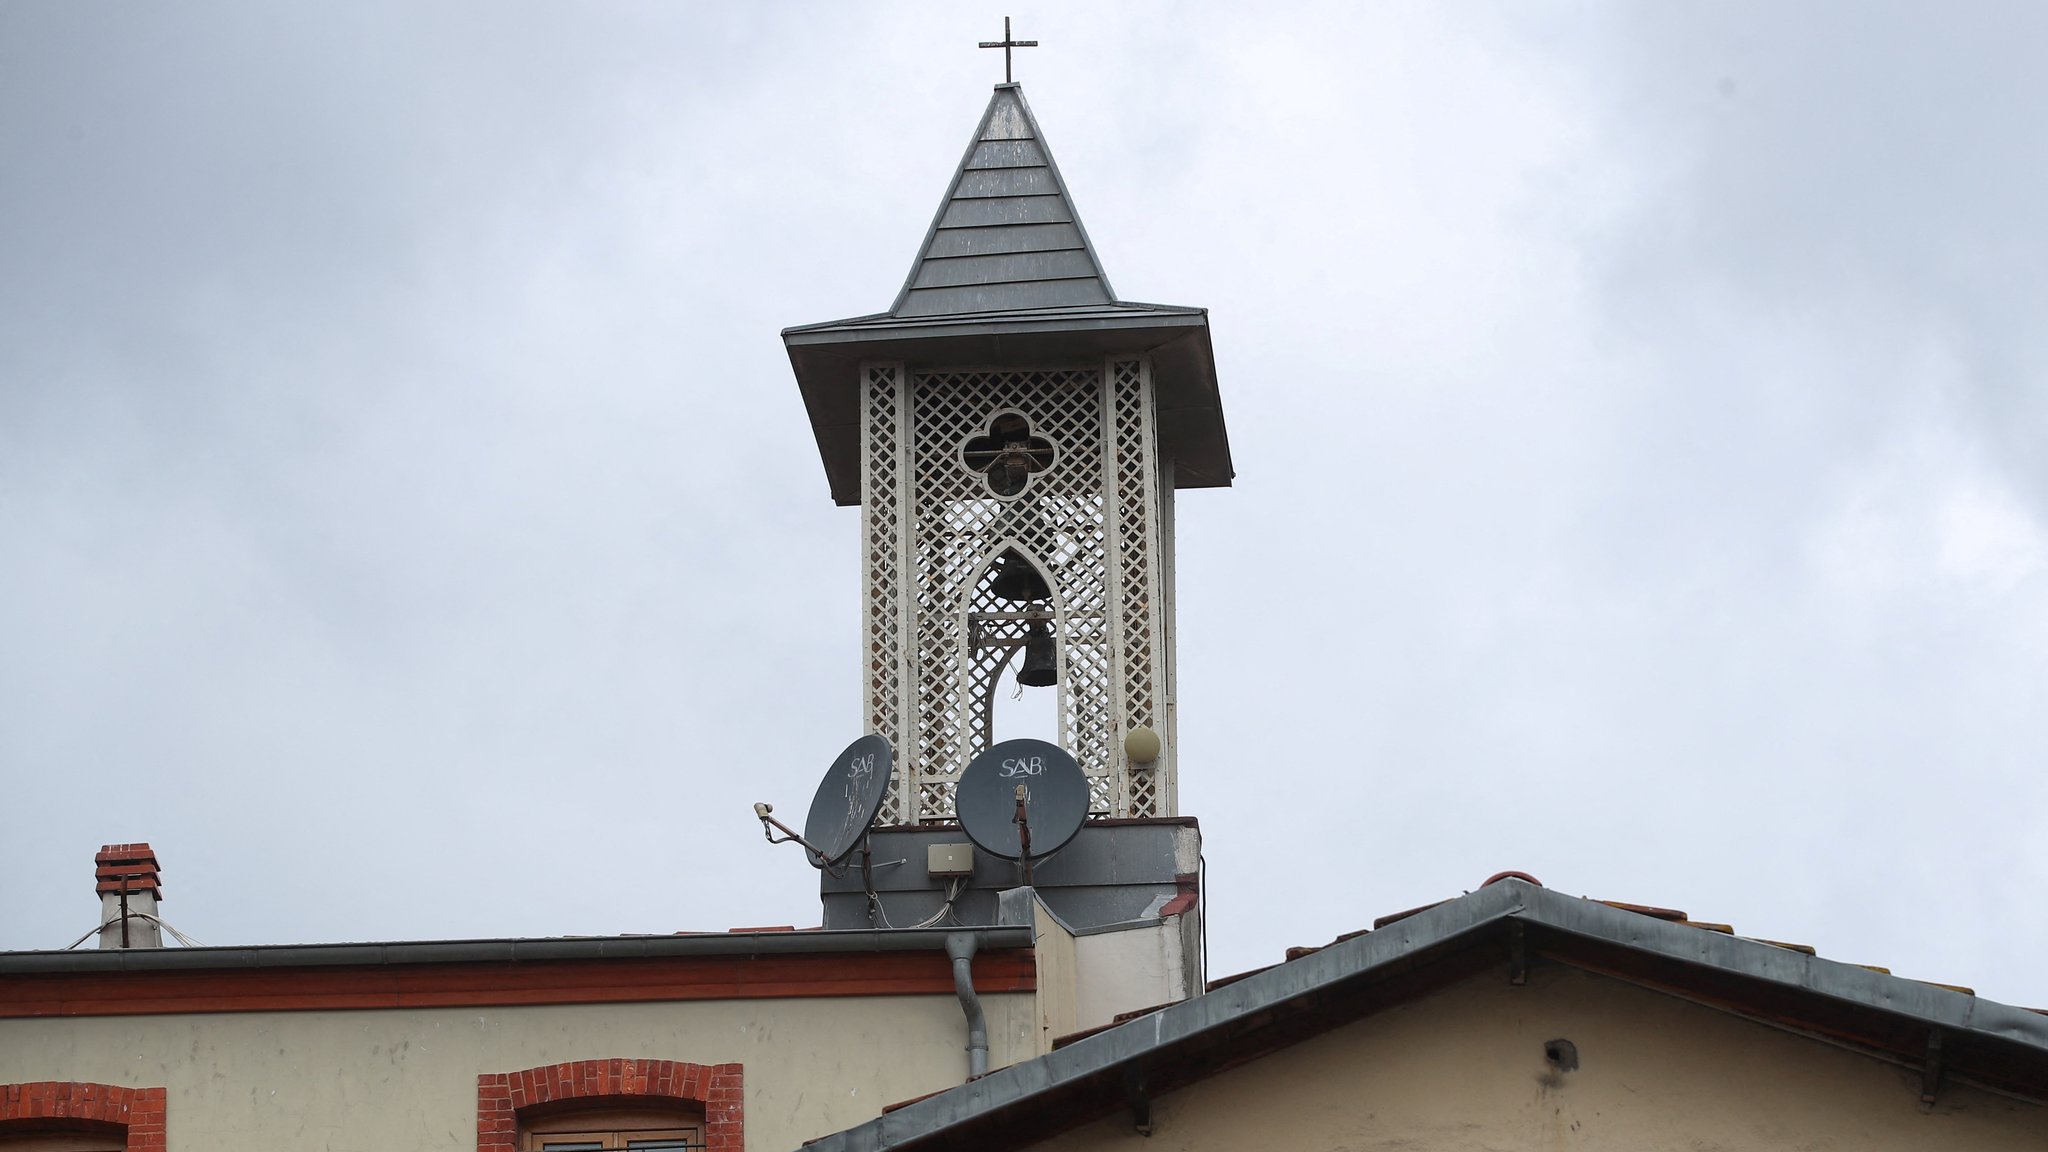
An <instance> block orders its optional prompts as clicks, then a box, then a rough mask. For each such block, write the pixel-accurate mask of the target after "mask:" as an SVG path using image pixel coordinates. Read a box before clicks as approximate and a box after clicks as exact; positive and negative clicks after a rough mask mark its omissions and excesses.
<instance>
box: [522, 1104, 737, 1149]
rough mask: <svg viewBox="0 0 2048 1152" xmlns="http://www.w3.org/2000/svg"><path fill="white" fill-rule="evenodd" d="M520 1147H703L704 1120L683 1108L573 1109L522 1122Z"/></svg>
mask: <svg viewBox="0 0 2048 1152" xmlns="http://www.w3.org/2000/svg"><path fill="white" fill-rule="evenodd" d="M522 1127H523V1128H524V1130H525V1131H524V1132H523V1134H522V1135H523V1139H522V1140H521V1142H520V1147H521V1148H522V1149H524V1150H526V1152H604V1150H608V1149H636V1148H640V1149H647V1150H648V1152H657V1150H659V1152H670V1150H681V1149H701V1148H703V1147H704V1124H703V1121H702V1119H701V1118H700V1117H697V1116H693V1115H690V1114H688V1113H684V1112H668V1111H630V1112H629V1111H618V1110H606V1111H602V1112H570V1113H567V1114H565V1115H560V1116H550V1117H548V1118H546V1119H544V1120H534V1121H529V1122H527V1123H526V1124H524V1125H522Z"/></svg>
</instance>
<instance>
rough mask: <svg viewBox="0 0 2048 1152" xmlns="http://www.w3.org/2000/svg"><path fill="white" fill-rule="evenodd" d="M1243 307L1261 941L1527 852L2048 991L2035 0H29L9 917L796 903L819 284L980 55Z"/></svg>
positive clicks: (1834, 940) (845, 687)
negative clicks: (159, 901)
mask: <svg viewBox="0 0 2048 1152" xmlns="http://www.w3.org/2000/svg"><path fill="white" fill-rule="evenodd" d="M1005 11H1008V12H1010V13H1011V14H1012V15H1014V16H1015V17H1016V30H1017V33H1018V35H1020V36H1024V37H1035V38H1037V39H1040V40H1042V41H1043V42H1044V47H1041V48H1038V49H1035V50H1029V51H1025V52H1021V53H1020V54H1019V61H1018V72H1019V78H1020V79H1021V80H1023V81H1024V82H1025V85H1026V90H1027V92H1028V93H1029V96H1030V99H1031V101H1032V104H1033V107H1034V109H1035V111H1036V113H1037V115H1038V118H1039V120H1040V122H1041V124H1042V126H1043V128H1044V130H1045V133H1046V135H1047V138H1048V140H1049V142H1050V145H1051V147H1052V149H1053V151H1054V152H1055V154H1056V155H1057V156H1058V158H1059V162H1060V165H1061V167H1062V169H1063V171H1064V173H1065V175H1066V177H1067V180H1068V183H1069V185H1070V186H1071V189H1072V191H1073V193H1074V196H1075V199H1076V202H1077V204H1078V206H1079V208H1080V211H1081V213H1082V216H1083V218H1084V219H1085V220H1086V222H1087V225H1088V228H1089V231H1090V233H1091V235H1092V237H1093V238H1094V240H1095V243H1096V245H1097V248H1098V250H1099V251H1100V253H1101V255H1102V257H1103V260H1104V262H1105V263H1106V265H1107V267H1108V270H1109V273H1110V275H1111V277H1112V279H1113V282H1114V283H1115V285H1116V287H1117V289H1118V290H1119V292H1120V293H1121V294H1122V295H1123V296H1125V297H1126V298H1130V299H1138V300H1155V301H1163V302H1170V303H1178V304H1199V305H1205V306H1207V307H1209V308H1210V309H1211V310H1212V315H1211V322H1212V324H1213V326H1214V331H1215V340H1216V352H1217V360H1218V368H1219V371H1220V373H1221V378H1222V386H1223V394H1224V401H1225V408H1226V413H1227V418H1228V420H1229V425H1230V432H1231V440H1232V447H1233V450H1234V454H1235V457H1236V462H1237V467H1238V471H1239V480H1238V483H1237V486H1236V487H1235V488H1233V489H1229V490H1216V491H1199V492H1190V493H1187V494H1185V498H1184V499H1182V500H1181V501H1180V504H1179V511H1180V515H1181V521H1180V531H1179V542H1180V547H1181V556H1180V562H1179V574H1180V588H1179V591H1180V642H1181V648H1180V652H1181V667H1180V681H1181V693H1180V700H1181V732H1180V735H1181V751H1180V755H1181V761H1180V763H1181V771H1182V785H1181V798H1182V807H1183V810H1184V811H1185V812H1186V813H1189V814H1192V815H1195V816H1198V817H1200V818H1201V819H1202V823H1203V829H1204V832H1205V836H1206V843H1207V855H1208V865H1209V898H1210V904H1209V908H1210V917H1211V918H1210V946H1211V950H1212V971H1213V972H1214V973H1216V974H1220V973H1223V972H1228V971H1233V970H1237V969H1240V968H1245V967H1250V966H1253V965H1257V964H1264V963H1268V962H1271V961H1273V960H1277V959H1278V958H1279V956H1280V952H1281V950H1282V949H1283V948H1285V947H1286V946H1287V945H1290V944H1303V943H1320V942H1323V941H1326V940H1328V939H1329V938H1330V937H1332V936H1334V935H1336V934H1337V933H1340V932H1344V931H1348V930H1351V929H1354V928H1358V927H1363V926H1365V925H1367V924H1369V923H1370V922H1371V921H1372V919H1373V918H1374V917H1375V916H1377V915H1380V914H1382V913H1385V912H1389V911H1393V910H1397V909H1401V908H1406V907H1409V906H1412V905H1415V904H1419V903H1423V902H1425V901H1430V900H1435V899H1440V898H1443V897H1446V896H1451V895H1455V894H1457V893H1458V892H1460V891H1462V890H1465V889H1468V888H1471V887H1473V886H1476V885H1477V884H1478V883H1479V882H1480V881H1481V880H1482V879H1484V878H1485V877H1486V876H1487V875H1489V874H1490V873H1493V872H1495V871H1499V870H1502V869H1508V868H1519V869H1525V870H1527V871H1530V872H1533V873H1534V874H1536V875H1537V876H1538V877H1540V878H1541V879H1542V880H1543V881H1545V882H1546V883H1548V884H1550V885H1551V886H1553V887H1555V888H1559V889H1561V890H1564V891H1566V892H1570V893H1575V894H1585V895H1591V896H1599V897H1604V898H1613V899H1622V900H1630V901H1637V902H1643V903H1658V904H1666V905H1672V906H1676V907H1681V908H1684V909H1686V910H1688V911H1689V912H1691V913H1692V914H1693V915H1694V916H1695V917H1698V918H1702V919H1709V920H1720V921H1727V922H1732V923H1733V924H1734V925H1735V927H1736V929H1737V930H1738V931H1741V932H1744V933H1746V934H1753V935H1759V936H1766V937H1771V938H1776V939H1785V940H1795V941H1802V942H1806V943H1811V944H1813V945H1816V946H1817V947H1818V948H1819V949H1820V951H1821V953H1822V954H1823V955H1826V956H1830V957H1833V958H1836V959H1842V960H1849V961H1856V962H1863V963H1874V964H1881V965H1886V966H1889V967H1891V968H1892V969H1893V970H1895V971H1896V972H1898V973H1899V974H1901V975H1906V976H1915V977H1923V978H1929V979H1935V980H1942V981H1948V982H1957V983H1967V984H1974V985H1975V986H1977V987H1978V989H1979V990H1980V991H1982V992H1984V993H1985V994H1986V995H1990V996H1993V997H1996V998H1999V999H2003V1000H2008V1001H2012V1002H2017V1003H2021V1004H2034V1005H2048V976H2044V975H2043V969H2042V966H2041V964H2040V960H2039V958H2040V957H2041V956H2042V955H2043V954H2048V900H2044V899H2043V898H2042V896H2041V893H2042V891H2043V890H2044V889H2048V839H2044V837H2043V836H2042V834H2041V828H2042V818H2043V814H2044V812H2048V774H2044V772H2043V771H2042V761H2043V757H2042V752H2041V749H2042V748H2043V746H2044V744H2048V452H2044V445H2048V387H2044V382H2043V376H2044V369H2048V335H2044V332H2048V328H2044V326H2043V323H2042V319H2041V318H2042V317H2043V316H2044V315H2048V221H2044V215H2043V209H2042V205H2043V204H2048V153H2044V151H2043V149H2042V148H2041V132H2042V125H2043V124H2044V123H2048V82H2044V81H2043V80H2042V79H2041V75H2040V69H2039V67H2038V64H2039V61H2038V56H2039V50H2040V46H2041V45H2042V44H2044V43H2048V8H2044V7H2042V6H2041V5H2038V4H2032V3H2012V4H2007V5H1994V4H1959V5H1934V4H1922V5H1915V6H1897V5H1893V6H1883V5H1869V4H1835V5H1830V4H1821V3H1810V4H1798V5H1785V4H1777V3H1761V2H1759V3H1715V4H1711V5H1709V4H1704V3H1696V4H1622V5H1606V4H1570V5H1564V4H1519V3H1518V4H1502V5H1478V4H1457V5H1452V4H1442V5H1422V4H1403V5H1385V4H1374V5H1354V4H1334V5H1328V6H1310V5H1290V4H1277V5H1258V6H1253V5H1224V4H1186V3H1177V4H1172V5H1168V4H1164V3H1155V4H1119V5H1115V6H1106V5H1086V6H1083V5H1064V6H1047V5H1039V6H1022V7H1020V6H1004V5H987V4H979V3H973V4H952V5H945V6H938V5H915V6H913V5H900V6H874V5H846V4H832V5H826V4H815V5H739V4H731V5H725V6H720V7H713V6H710V5H687V6H686V5H663V4H608V3H584V4H576V5H568V4H555V3H549V4H542V3H503V2H492V3H488V4H485V3H476V4H456V3H442V4H435V5H416V4H396V3H389V4H379V3H361V2H356V3H348V4H328V5H321V6H314V5H296V4H295V5H267V4H241V5H206V4H195V3H150V4H115V3H103V4H80V3H70V2H62V3H60V2H44V3H38V2H23V0H15V2H12V3H7V4H5V5H4V6H0V948H44V947H59V946H62V945H64V944H66V943H69V942H70V941H71V940H72V939H73V938H75V937H76V936H78V935H79V934H81V933H82V932H84V931H85V930H86V929H88V928H89V927H91V926H92V924H93V923H94V917H95V915H96V906H95V903H94V899H93V896H92V892H91V887H90V872H89V869H90V865H91V860H90V857H91V854H92V852H93V851H94V849H96V848H97V847H98V846H99V845H100V844H101V843H103V842H110V841H125V840H148V841H149V842H151V843H152V844H154V845H155V846H156V848H157V850H158V852H159V854H160V856H161V857H162V859H163V862H164V869H165V882H166V885H167V888H166V897H167V898H166V901H165V905H164V913H165V915H166V918H167V919H169V920H170V922H171V923H173V924H174V925H177V926H178V927H179V928H181V929H183V930H184V931H185V932H187V933H189V934H191V935H192V936H195V937H197V938H198V939H200V940H202V941H204V942H207V943H217V944H235V943H277V942H298V941H314V940H351V939H394V938H423V937H427V938H431V937H459V936H479V935H559V934H568V933H614V932H627V931H669V930H673V929H678V928H711V929H716V928H723V927H727V926H733V925H752V924H776V923H795V924H809V923H816V921H817V904H816V889H815V877H814V874H813V873H812V872H811V871H810V869H808V868H807V867H805V866H804V865H803V863H802V862H801V860H800V859H799V857H798V855H797V854H796V853H794V852H791V851H789V850H787V849H774V848H770V847H769V846H767V845H766V844H764V843H762V842H761V838H760V834H759V830H758V825H757V824H756V823H755V822H754V820H753V818H752V816H751V813H750V811H749V808H748V805H749V804H750V803H751V802H752V801H754V800H770V801H774V802H776V803H777V804H778V805H781V806H783V807H784V809H785V810H788V811H797V812H800V811H801V810H802V808H803V806H804V804H805V802H806V801H807V800H808V798H809V796H810V792H811V789H812V788H813V787H814V785H815V781H816V779H817V776H818V774H819V773H820V772H821V771H822V770H823V768H824V766H825V764H826V762H827V761H828V759H829V758H830V756H831V755H832V753H833V752H835V751H836V750H837V749H838V748H839V747H840V746H841V745H843V744H844V743H845V742H846V741H847V740H849V739H851V738H852V737H853V736H854V735H857V734H858V730H859V723H860V717H859V709H858V660H857V654H856V647H855V637H856V628H857V622H856V619H855V616H856V611H857V608H858V603H859V598H858V589H857V587H856V584H855V579H856V536H855V526H856V520H857V516H856V514H855V513H854V512H852V511H851V510H846V509H838V508H835V507H833V506H832V504H831V502H830V500H829V498H828V496H827V494H826V488H825V480H824V476H823V472H822V469H821V468H820V466H819V464H818V462H817V458H816V453H815V450H814V447H813V445H812V442H811V438H810V432H809V429H808V426H807V424H806V421H805V418H804V414H803V409H802V406H801V404H800V403H799V400H798V396H797V390H796V386H795V383H794V380H793V378H792V377H791V374H790V370H789V366H788V362H787V360H786V358H785V357H784V355H783V352H782V348H781V344H780V342H779V340H778V339H777V332H778V330H779V329H781V328H782V327H784V326H786V325H791V324H799V323H808V322H812V321H819V320H827V319H832V318H836V317H840V316H846V315H853V314H858V313H863V312H870V311H874V310H876V309H879V308H883V307H886V306H887V305H888V302H889V301H890V300H891V298H892V297H893V294H894V292H895V290H896V288H897V287H898V285H899V284H900V283H901V279H902V276H903V274H904V272H905V270H906V268H907V267H908V265H909V262H910V259H911V257H912V256H913V255H914V253H915V250H916V248H917V245H918V241H919V239H920V238H921V237H922V235H923V232H924V228H925V226H926V224H927V222H928V221H929V218H930V214H931V212H932V210H933V208H934V207H935V206H936V205H937V203H938V200H939V197H940V195H941V193H942V192H943V191H944V189H945V182H946V180H947V178H948V176H949V175H950V173H951V170H952V167H953V165H954V164H955V163H956V162H957V160H958V158H959V153H960V148H961V145H962V144H963V143H964V142H965V140H966V138H967V135H968V133H969V132H970V130H971V129H972V128H973V126H974V124H975V120H976V117H977V116H978V115H979V113H980V112H981V109H982V107H983V105H984V103H985V102H986V100H987V96H988V89H989V85H990V84H991V83H992V82H994V81H995V80H997V79H999V78H1000V75H1001V71H1000V69H1001V62H1000V61H999V60H997V59H995V58H994V57H995V54H994V53H989V52H979V51H977V50H976V49H975V48H974V47H973V45H974V42H975V41H977V40H979V39H984V38H993V37H994V36H995V35H996V33H997V32H998V30H999V29H1000V27H1001V17H1002V15H1003V14H1004V12H1005Z"/></svg>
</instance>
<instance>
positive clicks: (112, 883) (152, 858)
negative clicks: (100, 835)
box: [93, 844, 163, 900]
mask: <svg viewBox="0 0 2048 1152" xmlns="http://www.w3.org/2000/svg"><path fill="white" fill-rule="evenodd" d="M93 863H94V864H95V865H97V866H98V867H97V868H96V869H95V870H94V875H95V876H96V877H97V878H98V880H99V885H98V890H99V891H101V892H120V891H122V890H123V889H124V888H125V889H126V890H127V891H129V892H150V893H153V894H155V896H156V898H157V899H159V900H161V899H163V879H162V877H161V876H159V875H158V873H157V863H156V853H155V852H153V851H151V850H150V847H149V845H147V844H103V845H101V846H100V851H99V855H97V856H94V857H93Z"/></svg>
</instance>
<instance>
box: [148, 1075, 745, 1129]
mask: <svg viewBox="0 0 2048 1152" xmlns="http://www.w3.org/2000/svg"><path fill="white" fill-rule="evenodd" d="M564 1100H587V1101H590V1102H591V1103H593V1104H598V1105H611V1104H617V1105H620V1106H622V1107H631V1106H633V1105H634V1104H647V1103H653V1104H675V1103H683V1104H694V1105H697V1106H698V1107H700V1108H702V1109H703V1110H704V1144H705V1147H706V1148H707V1149H708V1152H745V1150H746V1139H745V1136H744V1134H743V1129H744V1121H745V1118H746V1104H745V1099H744V1097H743V1096H742V1094H741V1077H740V1065H738V1064H691V1063H687V1062H685V1061H681V1060H621V1059H616V1058H614V1059H611V1060H572V1061H570V1062H569V1063H567V1064H543V1065H541V1066H540V1067H538V1068H528V1069H526V1070H525V1071H523V1072H487V1073H485V1074H483V1075H481V1076H478V1077H477V1078H476V1148H477V1152H515V1150H516V1149H517V1148H518V1147H519V1117H520V1114H521V1113H522V1112H525V1111H527V1110H528V1109H531V1108H534V1107H536V1106H538V1105H542V1104H554V1103H557V1102H560V1101H564ZM131 1147H132V1145H131Z"/></svg>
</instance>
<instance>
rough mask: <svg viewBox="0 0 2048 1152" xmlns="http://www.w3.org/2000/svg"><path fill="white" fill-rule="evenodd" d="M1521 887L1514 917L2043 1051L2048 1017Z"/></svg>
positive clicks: (1906, 979)
mask: <svg viewBox="0 0 2048 1152" xmlns="http://www.w3.org/2000/svg"><path fill="white" fill-rule="evenodd" d="M1502 883H1503V884H1509V883H1512V884H1522V883H1523V882H1522V881H1519V880H1508V881H1502ZM1524 886H1525V887H1528V888H1529V893H1530V894H1529V898H1528V909H1527V910H1526V911H1525V912H1523V913H1522V914H1520V916H1519V917H1518V918H1519V919H1522V920H1525V921H1527V922H1529V923H1532V924H1541V925H1544V926H1545V927H1548V928H1552V929H1555V930H1557V931H1560V932H1565V933H1569V934H1571V935H1574V936H1580V937H1584V938H1587V939H1593V940H1603V941H1606V942H1608V943H1612V944H1620V945H1623V946H1624V947H1628V948H1633V949H1636V950H1638V951H1642V952H1648V953H1651V954H1653V955H1658V956H1663V957H1667V958H1669V959H1672V960H1679V961H1683V962H1686V963H1691V964H1702V965H1706V966H1709V967H1713V968H1718V969H1720V970H1722V971H1724V972H1731V973H1734V974H1736V975H1738V976H1745V977H1748V978H1750V979H1753V980H1758V981H1762V982H1764V983H1768V984H1777V985H1781V986H1784V987H1789V988H1796V989H1799V990H1801V991H1805V992H1811V993H1813V994H1815V995H1817V996H1825V997H1828V998H1829V999H1833V1000H1839V1001H1843V1002H1846V1003H1849V1004H1854V1005H1857V1006H1859V1007H1864V1008H1869V1009H1871V1010H1873V1011H1878V1012H1885V1013H1890V1014H1892V1015H1898V1016H1907V1017H1911V1018H1913V1019H1916V1020H1919V1021H1920V1022H1922V1023H1925V1024H1929V1025H1933V1026H1935V1027H1940V1028H1948V1029H1952V1030H1955V1031H1965V1032H1976V1033H1981V1034H1983V1035H1986V1036H1993V1037H1997V1038H1999V1039H2003V1040H2010V1041H2013V1042H2015V1043H2019V1044H2025V1045H2027V1046H2028V1047H2031V1048H2037V1049H2039V1050H2041V1051H2042V1052H2043V1053H2044V1054H2048V1016H2043V1015H2041V1014H2040V1013H2037V1012H2032V1011H2029V1010H2027V1009H2025V1008H2018V1007H2014V1006H2012V1005H2010V1004H2002V1003H2000V1002H1998V1001H1996V1000H1987V999H1985V998H1984V997H1982V996H1975V995H1970V994H1967V993H1963V992H1957V991H1955V990H1953V989H1950V988H1944V987H1941V986H1939V985H1935V984H1929V983H1926V982H1924V981H1920V980H1914V979H1912V978H1910V977H1905V976H1893V975H1890V974H1888V973H1884V972H1877V971H1873V970H1872V969H1869V968H1865V967H1862V966H1860V965H1856V964H1845V963H1843V962H1841V961H1839V960H1829V959H1827V958H1826V957H1824V956H1817V955H1813V954H1810V953H1806V952H1800V951H1795V950H1793V949H1790V948H1781V947H1779V946H1778V945H1775V944H1766V943H1764V942H1762V941H1760V940H1751V939H1747V938H1745V937H1741V936H1732V935H1728V934H1725V933H1721V932H1709V931H1704V930H1702V929H1700V928H1698V927H1696V926H1694V925H1691V924H1688V923H1683V922H1674V921H1669V920H1660V919H1657V918H1655V917H1652V916H1645V915H1641V914H1639V913H1635V912H1628V911H1625V910H1623V909H1620V908H1616V907H1613V906H1612V905H1609V904H1605V903H1602V902H1601V901H1598V900H1591V899H1587V898H1584V897H1579V896H1567V895H1565V894H1563V893H1561V892H1554V891H1552V890H1550V889H1548V888H1536V887H1534V886H1530V885H1524ZM1391 927H1393V926H1391V925H1390V926H1389V928H1391Z"/></svg>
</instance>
